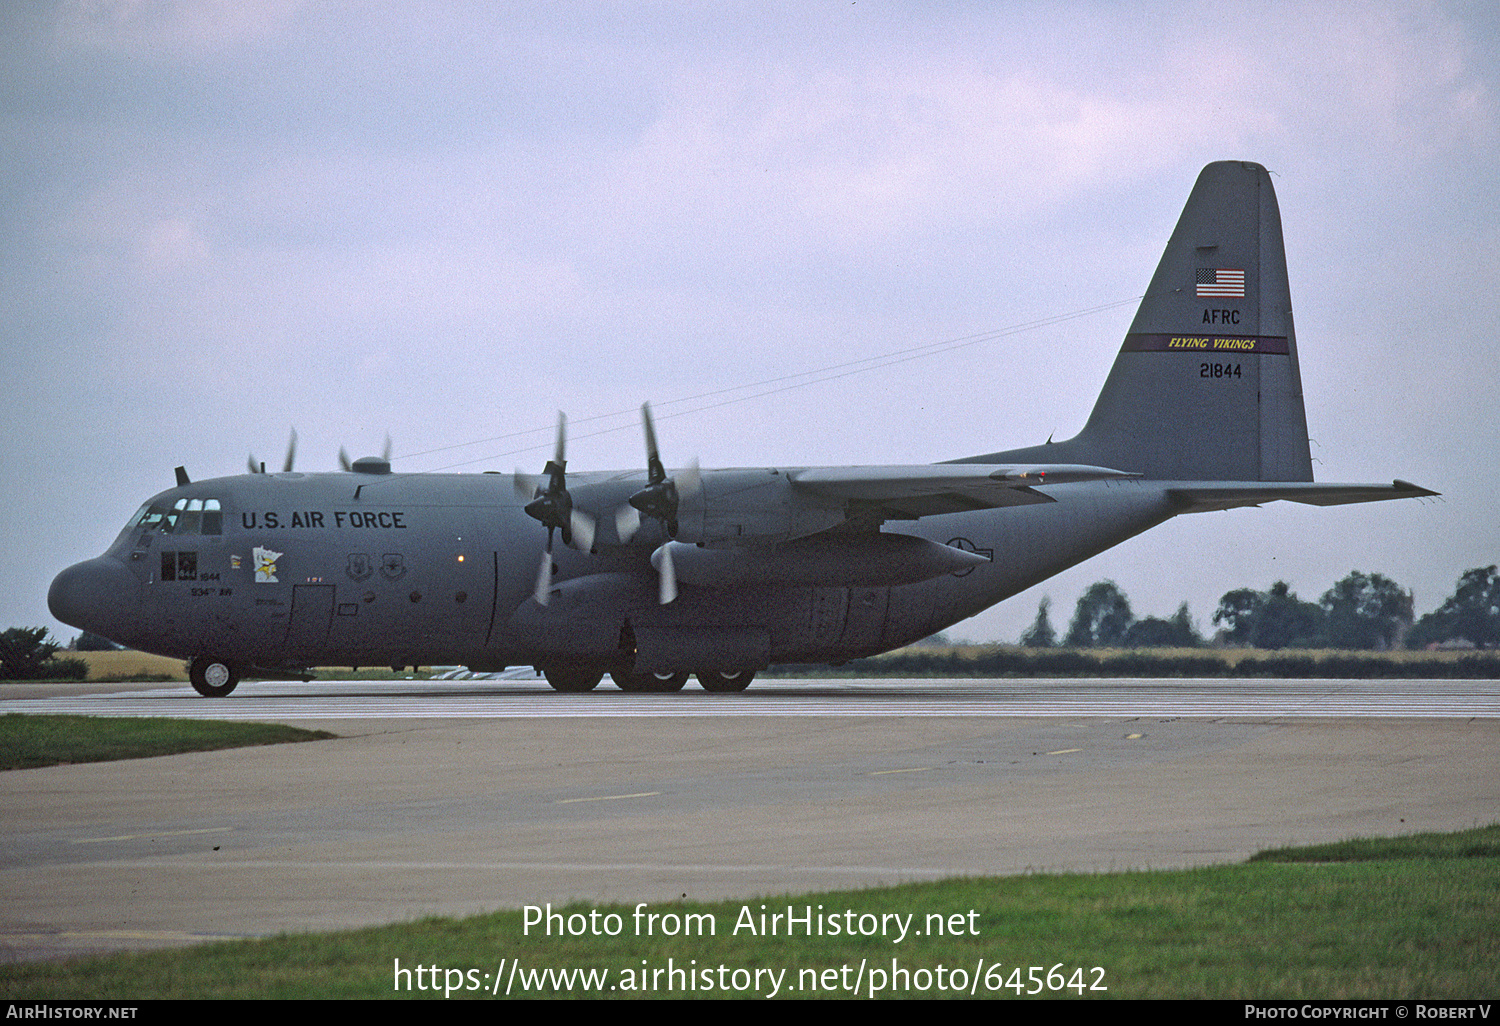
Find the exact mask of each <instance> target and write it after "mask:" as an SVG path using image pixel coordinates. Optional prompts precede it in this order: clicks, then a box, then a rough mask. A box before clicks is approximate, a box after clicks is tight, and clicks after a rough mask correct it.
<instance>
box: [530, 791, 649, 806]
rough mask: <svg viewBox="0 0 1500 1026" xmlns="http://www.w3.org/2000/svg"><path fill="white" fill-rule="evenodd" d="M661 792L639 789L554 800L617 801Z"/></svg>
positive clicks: (563, 803) (565, 801) (569, 803)
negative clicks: (621, 792) (623, 792)
mask: <svg viewBox="0 0 1500 1026" xmlns="http://www.w3.org/2000/svg"><path fill="white" fill-rule="evenodd" d="M659 794H661V792H660V791H639V792H637V793H635V794H601V795H598V796H596V797H594V798H562V799H559V800H558V801H555V802H553V803H552V804H553V805H572V804H573V803H574V802H615V801H619V800H620V799H621V798H651V797H653V796H655V795H659Z"/></svg>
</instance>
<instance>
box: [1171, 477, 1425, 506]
mask: <svg viewBox="0 0 1500 1026" xmlns="http://www.w3.org/2000/svg"><path fill="white" fill-rule="evenodd" d="M1167 494H1168V495H1170V496H1171V497H1172V498H1173V499H1175V500H1176V501H1177V502H1178V503H1180V504H1182V506H1184V507H1185V508H1184V509H1183V512H1184V513H1203V512H1207V511H1209V510H1217V509H1234V508H1236V507H1238V506H1258V505H1260V504H1261V503H1263V502H1275V501H1276V500H1278V499H1285V500H1287V501H1289V502H1302V503H1306V504H1307V505H1309V506H1341V505H1344V504H1345V503H1350V502H1380V501H1381V500H1384V499H1419V498H1422V497H1424V496H1430V495H1437V494H1439V493H1437V492H1434V491H1431V490H1430V489H1427V488H1423V487H1421V486H1420V485H1414V484H1412V483H1411V482H1410V481H1399V480H1398V481H1392V482H1391V483H1390V484H1388V485H1379V484H1320V483H1315V482H1312V481H1283V482H1271V481H1251V482H1218V483H1205V484H1193V485H1189V486H1184V487H1182V488H1168V489H1167Z"/></svg>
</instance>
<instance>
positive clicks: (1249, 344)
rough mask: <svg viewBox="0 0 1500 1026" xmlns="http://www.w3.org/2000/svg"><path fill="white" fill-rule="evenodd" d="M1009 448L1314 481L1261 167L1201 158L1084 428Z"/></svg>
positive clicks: (1175, 474)
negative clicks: (1051, 441)
mask: <svg viewBox="0 0 1500 1026" xmlns="http://www.w3.org/2000/svg"><path fill="white" fill-rule="evenodd" d="M1004 455H1005V457H1006V458H1008V459H1026V458H1031V459H1036V460H1047V461H1055V462H1063V461H1067V462H1078V463H1087V464H1092V465H1096V466H1105V467H1114V468H1116V469H1119V470H1128V471H1137V472H1140V473H1142V474H1144V475H1145V476H1146V477H1147V478H1152V479H1157V480H1178V481H1311V480H1312V460H1311V457H1310V454H1309V452H1308V442H1307V415H1306V413H1305V412H1304V410H1303V405H1302V376H1301V372H1300V371H1299V370H1298V367H1297V343H1296V337H1295V335H1294V333H1293V331H1292V304H1291V295H1290V291H1289V289H1288V286H1287V273H1286V253H1285V250H1284V249H1283V246H1282V241H1281V214H1280V212H1279V211H1278V209H1277V206H1276V193H1275V191H1274V190H1273V189H1272V187H1271V178H1270V175H1269V173H1268V172H1267V171H1266V169H1265V168H1263V167H1261V166H1260V165H1259V164H1252V163H1249V162H1243V161H1220V162H1218V163H1214V164H1210V165H1208V166H1207V167H1205V168H1204V169H1203V171H1202V172H1201V173H1200V174H1199V175H1198V182H1197V184H1196V185H1195V186H1194V187H1193V192H1192V195H1191V196H1189V197H1188V201H1187V206H1185V207H1184V208H1183V211H1182V217H1181V218H1180V219H1179V220H1178V222H1177V227H1176V229H1175V230H1174V231H1173V232H1172V238H1171V239H1170V241H1168V243H1167V249H1166V252H1165V253H1163V254H1162V258H1161V263H1160V264H1158V265H1157V268H1156V274H1155V275H1154V276H1153V277H1152V279H1151V287H1150V289H1149V290H1148V291H1147V293H1146V297H1145V299H1143V300H1142V301H1141V305H1140V309H1139V310H1138V311H1137V312H1136V315H1135V321H1134V322H1133V323H1132V324H1131V326H1130V333H1129V334H1128V335H1126V336H1125V343H1124V345H1122V346H1121V347H1120V353H1119V355H1118V356H1117V357H1116V359H1115V364H1114V367H1113V369H1112V370H1111V371H1110V373H1109V377H1108V379H1107V380H1106V381H1105V383H1104V389H1103V391H1102V392H1100V394H1099V399H1098V401H1097V402H1096V403H1095V405H1094V411H1093V413H1092V414H1090V416H1089V420H1088V423H1087V424H1086V425H1085V426H1084V429H1083V431H1082V432H1080V433H1079V435H1078V436H1077V437H1076V438H1073V439H1070V440H1069V441H1067V442H1060V443H1057V444H1056V445H1047V446H1034V447H1032V448H1030V449H1023V450H1018V451H1016V452H1012V453H1007V454H1004Z"/></svg>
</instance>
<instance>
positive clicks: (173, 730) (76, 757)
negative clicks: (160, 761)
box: [0, 713, 337, 770]
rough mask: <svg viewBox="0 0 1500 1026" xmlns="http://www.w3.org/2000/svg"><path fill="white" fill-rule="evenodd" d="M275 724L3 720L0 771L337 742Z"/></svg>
mask: <svg viewBox="0 0 1500 1026" xmlns="http://www.w3.org/2000/svg"><path fill="white" fill-rule="evenodd" d="M336 736H337V735H335V734H330V733H328V732H327V731H324V730H303V729H301V728H299V727H287V726H282V725H280V724H275V723H221V722H218V721H215V720H185V719H183V720H179V719H161V718H156V717H134V716H120V717H114V716H29V715H23V714H21V713H6V714H5V715H4V716H0V770H13V769H34V768H36V767H39V766H57V765H61V764H64V763H76V762H109V761H111V760H113V759H147V758H150V757H152V756H156V755H176V754H178V753H179V752H209V751H215V750H217V749H220V748H244V747H247V746H250V745H279V744H286V743H288V742H292V741H317V740H322V739H324V738H331V737H336Z"/></svg>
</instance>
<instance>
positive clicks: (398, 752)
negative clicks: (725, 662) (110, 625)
mask: <svg viewBox="0 0 1500 1026" xmlns="http://www.w3.org/2000/svg"><path fill="white" fill-rule="evenodd" d="M13 711H26V712H80V711H88V712H92V713H94V714H99V715H186V716H215V717H220V718H229V717H231V716H232V717H233V718H236V719H258V720H268V721H276V722H289V723H296V724H297V725H300V726H310V727H320V728H323V729H327V730H331V731H334V732H336V733H338V734H340V735H341V737H340V738H339V739H338V740H334V741H323V742H317V743H310V744H301V745H281V746H275V747H270V748H255V749H238V750H233V751H225V752H208V753H199V754H189V755H179V756H171V757H168V758H160V759H146V760H137V761H131V762H116V763H100V764H93V765H84V766H58V767H50V768H46V769H38V770H23V771H15V772H10V773H3V774H0V831H3V837H4V843H3V846H0V894H3V895H4V897H5V900H4V902H3V910H0V952H3V953H0V957H7V956H8V957H10V958H35V957H47V956H49V955H55V954H63V953H72V952H77V951H83V950H99V949H109V948H141V947H153V946H160V945H166V944H178V943H187V942H192V941H195V940H204V939H212V938H220V937H239V936H258V935H264V934H269V933H276V932H280V931H306V930H323V929H331V928H338V927H350V926H361V925H368V924H375V923H384V922H391V921H396V920H405V919H412V918H417V917H421V916H426V915H464V914H469V913H475V912H480V911H486V910H491V909H495V908H501V907H516V906H519V905H522V904H540V903H543V902H549V901H550V902H552V903H554V904H558V903H561V902H565V901H568V900H572V899H579V900H584V901H588V902H601V901H631V902H634V901H638V900H639V901H649V902H653V903H655V902H664V901H670V900H674V899H677V898H680V897H682V896H684V895H686V896H688V897H690V898H695V899H696V898H705V899H706V898H721V897H743V898H750V897H754V896H759V895H771V894H778V893H783V892H797V891H802V890H808V889H822V888H832V887H840V888H845V887H850V888H852V887H866V886H873V885H877V884H887V883H896V882H900V881H911V880H928V879H936V878H939V877H944V876H950V875H955V874H970V875H978V874H999V873H1016V872H1025V871H1032V870H1067V871H1099V870H1110V869H1126V868H1167V867H1179V866H1190V865H1201V864H1206V863H1216V862H1231V861H1237V860H1241V859H1243V858H1245V857H1246V856H1248V855H1250V854H1251V853H1253V852H1254V851H1256V850H1258V849H1260V848H1264V847H1268V846H1274V845H1280V844H1288V843H1305V842H1314V841H1325V840H1337V839H1340V838H1344V837H1349V836H1353V835H1381V834H1395V833H1403V832H1410V831H1415V830H1451V829H1459V828H1463V827H1469V826H1475V825H1480V824H1485V823H1490V822H1495V821H1497V820H1500V682H1493V681H1479V682H1473V681H1468V682H1435V681H1175V682H1174V681H1107V680H1087V681H1081V680H1034V681H1016V680H1006V681H943V682H923V681H892V680H884V681H872V682H853V681H839V682H814V683H810V684H809V683H802V684H798V683H794V682H783V681H757V682H756V684H755V685H754V687H752V689H751V690H750V691H749V692H747V693H745V694H743V695H736V696H710V695H705V694H703V693H701V692H697V691H696V690H689V691H685V692H683V693H681V694H679V695H665V696H643V695H622V694H620V693H618V692H614V691H611V690H609V689H608V687H607V686H606V687H604V688H601V690H600V691H598V692H596V693H594V694H591V695H582V696H579V695H557V694H554V693H552V692H550V691H549V690H547V689H546V688H545V686H543V685H536V684H530V683H518V682H514V681H485V682H471V683H457V682H450V681H440V682H426V681H416V682H391V683H389V684H386V683H372V682H343V683H338V682H335V683H327V684H323V683H314V684H308V685H304V684H287V683H276V684H272V683H266V684H247V685H241V688H240V690H239V691H237V692H236V693H235V694H234V695H233V696H232V697H230V698H228V699H224V700H219V701H208V700H202V699H199V698H197V696H196V695H193V694H192V692H191V691H190V690H189V689H188V688H187V687H186V685H98V684H94V685H51V686H38V687H29V688H28V687H21V686H8V687H6V688H5V689H4V690H3V691H0V712H13Z"/></svg>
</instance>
